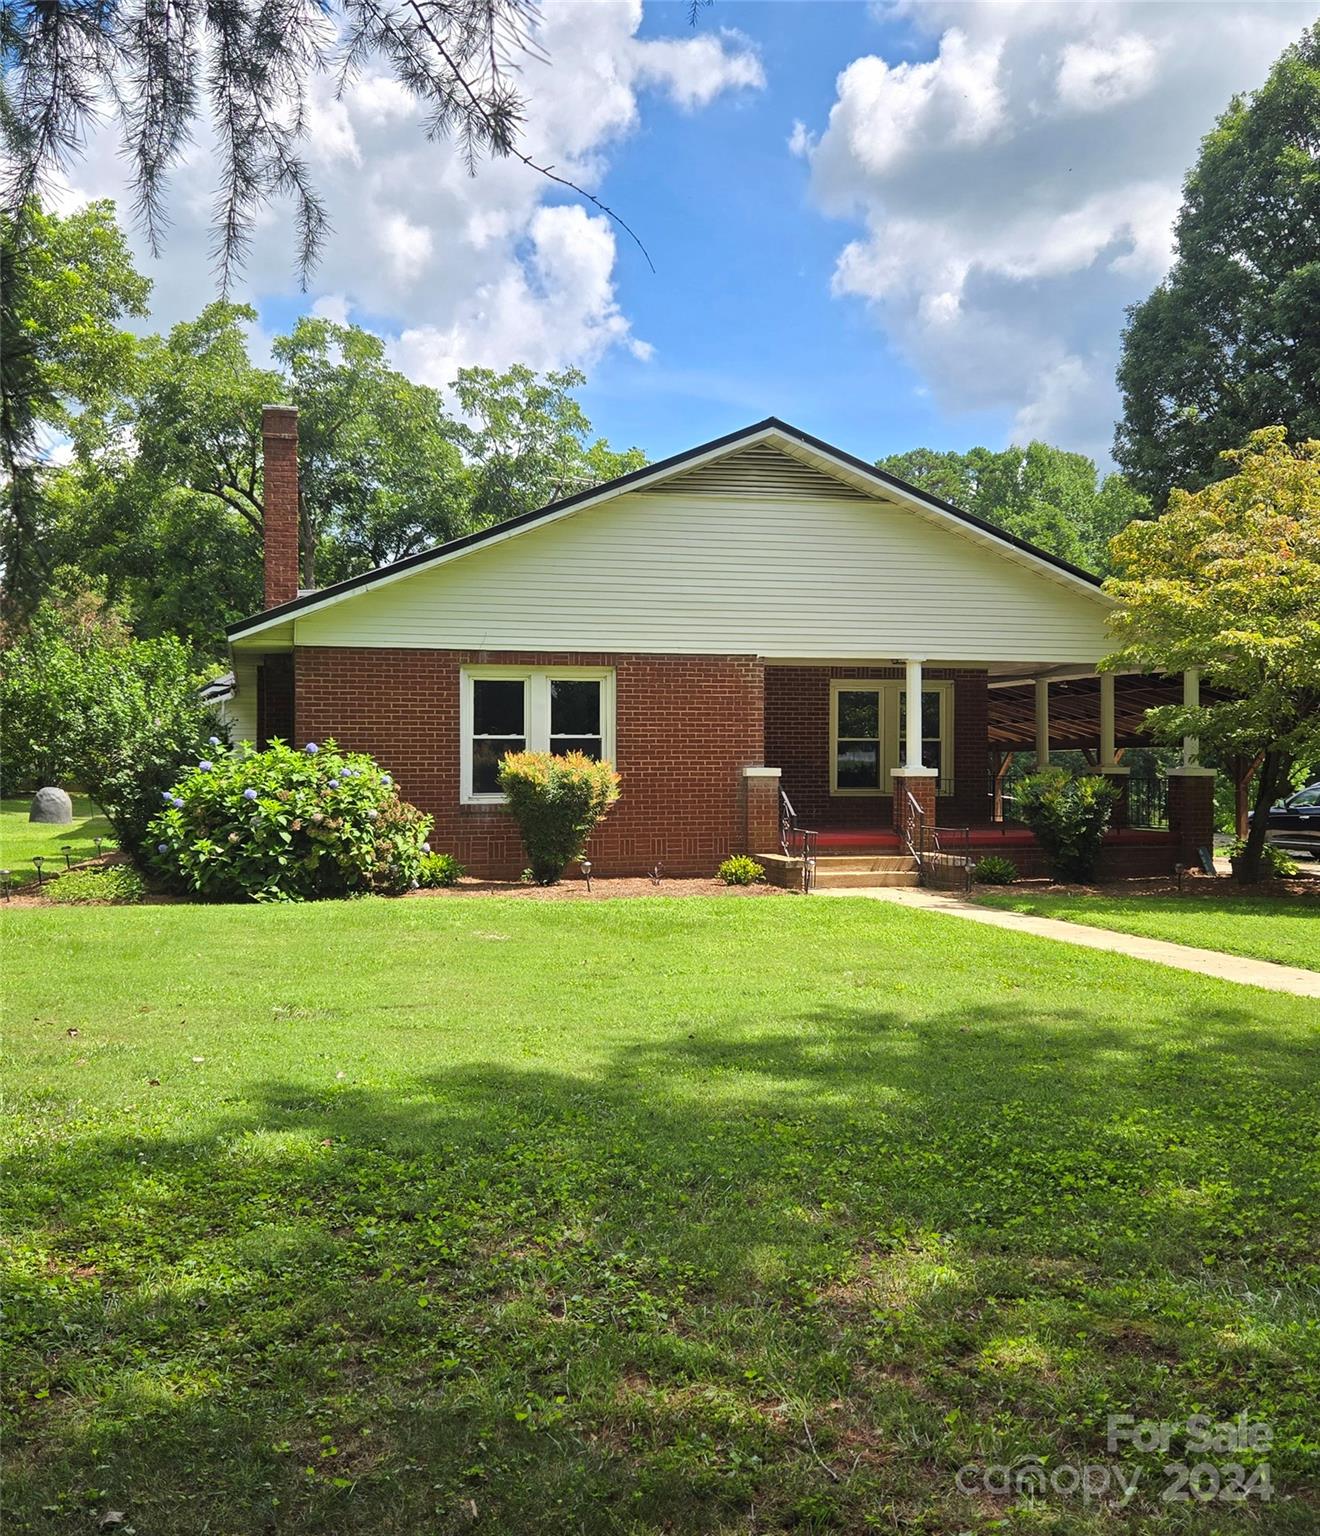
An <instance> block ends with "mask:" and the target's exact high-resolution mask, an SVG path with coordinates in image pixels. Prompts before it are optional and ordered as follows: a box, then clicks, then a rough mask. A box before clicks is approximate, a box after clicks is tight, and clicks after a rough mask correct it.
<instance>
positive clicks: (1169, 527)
mask: <svg viewBox="0 0 1320 1536" xmlns="http://www.w3.org/2000/svg"><path fill="white" fill-rule="evenodd" d="M1224 460H1225V468H1226V470H1227V472H1228V475H1227V478H1226V479H1222V480H1217V481H1215V482H1213V483H1212V484H1210V485H1208V486H1205V487H1204V488H1203V489H1201V490H1199V491H1196V492H1186V491H1174V492H1173V494H1172V496H1171V497H1170V498H1169V507H1168V510H1167V511H1166V512H1165V513H1164V515H1163V516H1162V517H1159V518H1157V519H1155V520H1153V521H1143V522H1134V523H1130V524H1129V525H1128V526H1127V528H1125V529H1124V530H1123V532H1122V533H1120V534H1119V535H1118V537H1117V538H1116V539H1115V540H1114V557H1115V560H1116V563H1117V567H1118V575H1117V576H1116V577H1114V578H1113V579H1111V581H1110V582H1109V583H1108V588H1109V590H1110V591H1111V592H1112V593H1113V594H1114V596H1115V597H1117V598H1118V599H1119V602H1120V603H1121V605H1122V606H1121V608H1120V609H1119V611H1118V613H1117V614H1116V616H1115V618H1114V621H1113V624H1114V633H1115V636H1116V638H1117V640H1118V649H1117V650H1116V651H1115V653H1114V654H1113V655H1112V656H1111V657H1109V658H1108V660H1107V662H1106V665H1107V666H1112V667H1135V668H1138V669H1140V670H1141V671H1143V672H1181V671H1183V670H1184V669H1185V668H1188V667H1199V668H1200V670H1201V675H1202V677H1203V678H1204V680H1205V681H1206V682H1208V683H1210V684H1211V685H1213V686H1214V687H1215V688H1216V689H1222V690H1223V691H1224V693H1225V697H1224V698H1223V699H1221V700H1218V701H1216V702H1214V703H1208V704H1203V705H1202V706H1201V707H1199V708H1197V709H1187V708H1184V707H1183V706H1181V705H1178V706H1168V707H1166V708H1164V709H1159V710H1153V711H1152V712H1151V715H1150V717H1149V719H1150V723H1151V725H1152V727H1153V728H1154V730H1155V731H1156V733H1157V734H1158V735H1160V736H1162V737H1164V738H1166V739H1174V738H1176V737H1179V736H1184V735H1189V736H1196V737H1198V738H1199V739H1200V741H1201V743H1202V745H1203V747H1206V748H1208V749H1210V750H1211V751H1212V752H1214V753H1216V754H1218V755H1224V756H1227V755H1229V754H1234V753H1236V754H1240V755H1243V756H1247V757H1255V756H1256V755H1257V754H1263V758H1262V767H1261V771H1260V776H1259V780H1258V786H1257V793H1256V806H1255V814H1254V815H1253V817H1252V823H1251V835H1250V837H1249V838H1248V840H1247V846H1246V851H1245V855H1244V857H1243V859H1242V860H1240V861H1239V872H1240V875H1241V878H1243V879H1244V880H1253V879H1255V878H1256V875H1257V871H1258V869H1259V862H1260V850H1261V845H1262V843H1263V842H1264V837H1265V830H1266V827H1265V812H1266V811H1267V810H1268V809H1269V807H1270V805H1271V804H1273V802H1274V800H1275V799H1276V798H1277V797H1278V795H1279V794H1280V793H1282V792H1283V790H1284V789H1285V788H1286V787H1287V785H1288V783H1289V780H1290V774H1291V771H1292V768H1293V766H1294V764H1298V763H1301V764H1314V763H1317V762H1320V442H1316V441H1311V442H1305V443H1301V444H1298V445H1297V446H1295V447H1293V446H1290V445H1289V443H1288V440H1287V432H1286V429H1285V428H1283V427H1269V428H1266V429H1265V430H1263V431H1260V432H1256V433H1253V434H1252V436H1251V438H1250V440H1249V441H1248V443H1247V445H1246V447H1245V448H1242V449H1240V450H1231V451H1230V452H1228V453H1226V454H1225V455H1224Z"/></svg>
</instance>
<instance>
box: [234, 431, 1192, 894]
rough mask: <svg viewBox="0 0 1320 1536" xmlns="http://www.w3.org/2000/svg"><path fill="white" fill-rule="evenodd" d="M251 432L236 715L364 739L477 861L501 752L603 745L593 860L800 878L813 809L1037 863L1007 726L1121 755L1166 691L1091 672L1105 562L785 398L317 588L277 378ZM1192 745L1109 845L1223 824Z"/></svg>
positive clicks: (253, 732)
mask: <svg viewBox="0 0 1320 1536" xmlns="http://www.w3.org/2000/svg"><path fill="white" fill-rule="evenodd" d="M263 436H264V451H265V527H266V534H265V539H266V544H265V599H266V609H265V611H264V612H262V613H259V614H256V615H254V616H253V617H252V618H248V619H244V620H242V621H241V622H239V623H237V624H234V625H231V626H230V628H229V646H230V653H231V656H232V662H233V673H234V694H233V698H232V699H231V700H230V702H229V710H230V715H231V718H232V719H233V721H234V724H235V734H236V735H237V736H239V737H243V738H246V739H249V740H253V741H256V742H258V743H262V742H264V741H266V740H269V739H270V738H272V737H277V736H278V737H281V738H284V739H287V740H295V741H299V742H301V741H306V740H323V739H325V738H326V737H334V738H335V740H336V741H338V742H339V743H340V744H341V745H342V746H345V747H349V748H353V749H355V750H360V751H365V752H370V753H371V754H373V755H374V756H375V757H376V758H377V759H378V760H379V761H380V762H381V763H382V764H384V765H385V766H387V767H389V768H390V769H391V770H392V772H393V773H394V774H395V776H396V778H397V780H398V782H399V785H400V786H401V790H402V792H403V794H404V795H405V796H406V797H407V798H408V799H410V800H412V801H413V802H414V803H415V804H417V805H418V806H420V807H421V808H422V809H423V810H425V811H427V812H429V813H430V814H431V815H432V816H433V817H434V818H435V831H434V833H433V834H432V842H433V843H434V845H435V846H436V847H437V848H443V849H446V850H449V851H452V852H454V853H456V854H457V855H458V857H459V858H460V859H462V860H463V862H464V863H465V864H467V865H468V866H469V868H470V869H472V870H473V871H474V872H476V873H479V874H483V875H488V876H493V877H495V876H512V875H515V874H516V873H517V872H518V871H519V870H520V869H521V868H522V867H523V864H524V863H525V859H524V856H523V853H522V849H521V846H520V843H519V838H518V833H517V829H516V827H515V826H514V825H513V823H512V820H511V818H510V817H509V815H508V813H507V811H506V810H505V809H504V807H503V805H502V803H501V798H500V795H499V791H498V785H497V783H496V777H495V775H496V768H497V765H498V762H499V759H500V757H501V755H502V754H503V753H504V752H506V751H510V750H516V749H521V748H522V747H523V746H527V747H529V748H532V749H540V750H546V749H549V750H559V749H562V750H568V749H572V748H580V749H581V750H584V751H587V752H588V753H591V754H593V755H596V756H602V757H605V758H608V759H610V760H611V761H613V762H614V763H615V764H616V766H617V767H618V769H619V772H620V774H621V775H622V781H623V782H622V795H621V798H620V800H619V803H618V804H617V806H615V808H614V809H613V811H612V812H611V813H610V815H609V817H608V819H607V821H606V822H605V824H604V826H603V827H602V828H601V830H600V832H599V833H598V834H597V836H596V838H595V839H594V840H593V843H592V846H591V848H590V850H589V852H590V855H591V858H592V860H593V862H594V864H595V866H596V868H597V870H598V871H599V872H600V873H601V874H636V873H642V872H645V871H647V870H650V869H651V868H652V867H653V866H654V865H655V864H656V863H657V862H660V863H662V864H663V866H664V869H665V871H666V872H667V873H670V874H709V873H711V872H712V871H713V870H714V868H715V866H716V864H717V863H718V862H719V860H720V859H722V858H723V857H724V856H725V855H727V854H729V853H731V852H750V853H754V854H756V855H757V856H758V857H759V856H762V855H764V856H766V857H767V858H768V859H769V860H770V861H771V864H772V868H773V872H774V873H776V874H778V875H780V876H781V877H784V878H787V877H790V876H789V872H791V871H792V869H793V868H794V867H795V866H794V863H793V861H794V859H796V858H797V857H799V856H800V855H801V854H802V852H803V850H804V846H806V847H809V846H810V844H809V843H808V842H807V841H806V839H805V838H804V834H811V835H812V837H813V838H814V843H815V852H816V854H817V856H818V859H819V861H820V867H822V868H825V869H827V868H828V864H829V861H830V860H831V859H834V860H838V861H843V860H850V861H851V864H852V865H857V864H858V861H859V860H860V861H861V862H862V864H865V861H866V859H867V858H873V859H874V860H875V862H874V863H873V864H872V865H871V866H870V867H872V868H874V869H879V868H881V867H882V866H883V865H884V864H885V862H886V859H887V858H888V857H889V856H891V855H892V856H893V859H892V861H891V863H892V867H894V868H900V867H902V866H903V861H904V860H906V859H910V857H911V855H912V854H913V853H916V854H917V855H920V854H921V853H922V852H923V850H925V851H927V852H929V851H931V850H933V849H934V848H935V846H936V845H937V844H940V845H941V846H942V847H944V848H945V849H947V848H949V847H952V846H957V847H958V848H960V849H966V848H969V847H971V848H974V849H982V848H993V849H995V850H996V851H999V850H1003V851H1009V852H1011V854H1012V856H1013V857H1014V858H1015V859H1016V860H1017V862H1018V863H1019V866H1020V867H1023V868H1024V870H1025V869H1030V868H1031V867H1033V860H1034V859H1035V857H1036V850H1035V849H1034V845H1033V844H1032V840H1031V838H1030V836H1029V835H1028V834H1026V833H1025V831H1024V829H1020V828H1014V827H1013V826H1012V824H1011V822H1008V821H1005V820H1004V819H1003V818H1002V817H1001V816H999V815H997V814H996V812H997V810H998V798H999V797H998V796H997V794H996V786H997V784H999V783H1000V782H1001V781H1002V775H1003V770H1004V765H1005V764H1006V763H1007V762H1008V761H1011V754H1012V753H1013V752H1016V751H1028V752H1031V753H1034V754H1035V756H1036V757H1037V758H1038V759H1039V758H1040V757H1042V756H1048V753H1049V752H1050V751H1051V750H1055V751H1057V750H1059V749H1061V748H1063V747H1077V748H1081V749H1082V750H1087V751H1089V752H1090V755H1091V759H1092V761H1093V765H1094V768H1095V771H1097V772H1101V773H1107V774H1112V775H1114V777H1115V779H1116V780H1117V781H1118V782H1120V783H1122V782H1123V780H1124V776H1125V774H1126V770H1125V769H1124V768H1123V766H1122V763H1121V756H1122V752H1123V750H1124V749H1125V747H1127V746H1131V745H1139V744H1142V743H1143V742H1144V741H1145V739H1146V738H1144V737H1143V736H1142V734H1141V722H1142V717H1143V715H1144V710H1145V709H1146V708H1147V707H1148V706H1149V704H1150V703H1152V702H1158V701H1159V698H1160V697H1167V696H1168V695H1167V687H1168V684H1167V681H1166V682H1165V683H1163V684H1160V683H1157V682H1156V681H1155V680H1152V679H1142V678H1127V677H1121V678H1115V677H1113V676H1104V677H1101V676H1098V675H1097V673H1096V671H1095V667H1096V663H1097V662H1098V661H1099V660H1100V658H1101V657H1102V656H1104V655H1105V654H1106V652H1107V651H1108V650H1109V649H1110V644H1109V641H1108V639H1107V636H1106V630H1105V619H1106V614H1107V612H1108V610H1109V607H1110V599H1109V598H1108V597H1107V596H1106V595H1105V594H1104V593H1103V592H1102V591H1101V590H1100V588H1099V584H1098V583H1097V581H1096V579H1095V578H1094V577H1092V576H1090V575H1088V574H1087V573H1085V572H1083V571H1080V570H1077V569H1075V568H1074V567H1072V566H1070V565H1068V564H1067V563H1066V562H1064V561H1062V560H1059V559H1057V558H1055V557H1054V556H1052V555H1049V554H1047V553H1045V552H1043V551H1041V550H1038V549H1035V548H1033V547H1031V546H1030V545H1027V544H1025V543H1023V542H1022V541H1021V540H1018V539H1015V538H1013V537H1011V536H1010V535H1008V534H1006V533H1004V532H1002V531H1000V530H998V529H995V528H993V527H990V526H989V525H987V524H984V523H982V522H980V521H979V520H978V519H976V518H973V517H971V516H970V515H969V514H967V513H965V512H962V511H960V510H959V509H957V508H956V507H953V506H950V505H948V504H946V503H944V502H942V501H940V500H939V499H937V498H935V497H933V496H930V495H927V494H926V493H924V492H922V491H919V490H917V489H915V488H914V487H912V486H909V485H906V484H904V483H903V482H902V481H900V480H897V479H895V478H894V477H892V476H890V475H886V474H883V473H881V472H880V471H878V470H876V469H875V468H873V467H872V466H871V465H869V464H867V463H865V462H864V461H862V460H860V459H856V458H853V457H852V456H851V455H849V454H847V453H844V452H842V451H840V450H839V449H837V448H833V447H831V446H830V445H829V444H828V443H824V442H821V441H820V440H818V439H816V438H813V437H810V436H808V435H807V434H806V433H804V432H800V431H798V430H797V429H795V428H793V427H790V426H787V425H786V424H784V423H783V422H780V421H777V420H775V419H773V418H771V419H769V420H767V421H763V422H759V423H758V424H756V425H755V426H752V427H748V428H746V429H744V430H742V431H739V432H735V433H731V434H730V435H729V436H727V437H724V438H720V439H719V440H717V441H715V442H711V443H706V444H703V445H702V446H701V447H699V448H694V449H692V450H690V451H689V452H687V453H682V454H678V455H676V456H674V457H673V458H670V459H666V460H664V461H663V462H661V463H658V464H653V465H651V466H649V467H648V468H646V469H643V470H639V471H637V472H635V473H633V474H630V475H625V476H623V477H622V478H620V479H618V480H615V481H612V482H611V483H609V484H608V485H603V486H599V487H596V488H594V489H592V490H589V491H585V492H583V493H581V494H579V495H575V496H570V497H567V498H565V499H563V500H561V501H557V502H554V503H552V504H551V505H550V506H547V507H543V508H541V509H539V510H538V511H535V512H530V513H526V514H524V515H522V516H520V517H515V518H512V519H510V520H509V521H507V522H504V523H500V524H497V525H496V526H494V527H492V528H488V529H485V530H483V531H481V532H480V533H475V534H471V535H468V536H467V537H465V538H460V539H456V540H454V541H452V542H451V543H449V544H445V545H443V546H441V547H440V548H437V549H433V550H429V551H426V552H423V553H421V554H418V555H414V556H410V557H409V558H407V559H404V560H400V561H398V562H396V563H394V564H392V565H388V566H384V567H382V568H380V569H378V570H375V571H371V572H368V573H367V574H366V575H363V576H357V577H354V578H352V579H350V580H348V581H343V582H340V583H338V584H336V585H335V586H331V587H327V588H325V589H323V590H319V591H315V592H300V591H299V590H298V489H297V474H298V467H297V413H296V412H295V411H293V410H292V409H290V408H287V407H275V406H271V407H267V409H266V411H265V416H264V420H263ZM1185 686H1186V688H1187V689H1188V690H1190V691H1193V692H1194V690H1195V687H1196V679H1195V675H1194V674H1189V677H1188V679H1187V681H1186V685H1185ZM1161 690H1165V691H1164V692H1161ZM1195 756H1196V754H1195V744H1194V743H1189V745H1188V749H1187V753H1186V768H1185V770H1184V772H1183V773H1181V774H1178V775H1175V777H1176V778H1177V780H1178V782H1177V784H1176V785H1175V783H1174V781H1173V779H1172V778H1171V780H1170V795H1169V801H1170V827H1169V828H1167V829H1158V830H1156V829H1143V828H1138V827H1131V826H1129V825H1126V821H1127V818H1126V816H1123V815H1120V817H1119V818H1118V820H1119V823H1120V824H1119V825H1118V827H1117V828H1116V829H1115V831H1114V832H1112V833H1111V834H1110V839H1109V844H1108V846H1107V848H1106V852H1105V858H1106V861H1107V863H1108V866H1109V868H1110V869H1111V870H1112V871H1115V872H1117V871H1119V870H1120V869H1125V870H1132V871H1151V872H1154V871H1156V870H1160V871H1163V870H1167V869H1169V868H1171V867H1172V865H1173V864H1174V863H1175V862H1176V861H1177V860H1179V859H1180V858H1181V859H1184V860H1185V861H1190V859H1191V858H1192V857H1194V853H1195V848H1196V846H1197V845H1198V844H1204V843H1208V842H1209V840H1210V831H1211V829H1210V822H1209V817H1210V808H1211V796H1212V786H1213V779H1212V776H1211V775H1209V774H1208V772H1207V771H1206V770H1203V769H1200V768H1199V767H1197V765H1196V761H1195ZM850 867H851V865H847V864H844V863H842V862H840V863H839V866H838V870H837V871H836V873H838V872H842V871H844V870H846V869H848V868H850Z"/></svg>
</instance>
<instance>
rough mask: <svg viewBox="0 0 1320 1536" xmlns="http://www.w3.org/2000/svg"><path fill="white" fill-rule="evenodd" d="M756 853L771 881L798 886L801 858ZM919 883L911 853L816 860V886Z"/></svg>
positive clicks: (859, 887)
mask: <svg viewBox="0 0 1320 1536" xmlns="http://www.w3.org/2000/svg"><path fill="white" fill-rule="evenodd" d="M753 857H754V858H755V859H756V862H757V863H758V864H760V865H763V866H764V868H765V877H766V879H767V880H768V881H769V882H770V883H771V884H772V885H785V886H790V887H794V888H796V887H798V886H800V885H801V884H802V864H801V861H800V860H799V859H790V858H786V857H785V856H784V855H783V854H782V853H758V854H754V855H753ZM920 883H921V879H920V875H919V874H918V871H917V861H916V860H915V859H914V858H912V857H911V856H910V855H909V854H896V853H848V854H821V855H820V856H819V857H818V858H817V860H816V886H817V888H818V889H822V890H823V889H827V888H828V889H833V890H865V889H867V888H868V887H877V886H886V887H892V886H913V885H920Z"/></svg>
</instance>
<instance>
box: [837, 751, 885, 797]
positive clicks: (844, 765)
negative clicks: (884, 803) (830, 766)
mask: <svg viewBox="0 0 1320 1536" xmlns="http://www.w3.org/2000/svg"><path fill="white" fill-rule="evenodd" d="M835 781H836V783H837V784H838V787H839V788H840V789H875V788H877V786H878V785H879V783H880V743H879V742H878V741H841V742H840V743H839V756H838V762H837V766H836V772H835Z"/></svg>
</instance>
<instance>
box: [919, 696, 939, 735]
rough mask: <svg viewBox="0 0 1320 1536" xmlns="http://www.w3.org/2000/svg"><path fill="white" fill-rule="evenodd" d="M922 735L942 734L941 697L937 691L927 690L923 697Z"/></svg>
mask: <svg viewBox="0 0 1320 1536" xmlns="http://www.w3.org/2000/svg"><path fill="white" fill-rule="evenodd" d="M921 734H922V735H923V736H938V735H939V734H940V696H939V693H938V692H937V691H936V690H935V689H926V690H924V691H923V692H922V695H921Z"/></svg>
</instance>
